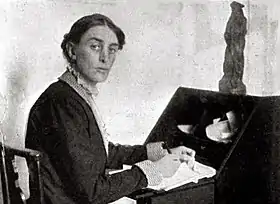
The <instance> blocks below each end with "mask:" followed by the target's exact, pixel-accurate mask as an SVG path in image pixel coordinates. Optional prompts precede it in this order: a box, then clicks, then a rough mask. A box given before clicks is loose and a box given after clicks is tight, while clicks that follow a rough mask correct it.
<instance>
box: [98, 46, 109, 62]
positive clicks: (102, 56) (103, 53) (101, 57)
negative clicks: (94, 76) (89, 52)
mask: <svg viewBox="0 0 280 204" xmlns="http://www.w3.org/2000/svg"><path fill="white" fill-rule="evenodd" d="M99 60H100V62H102V63H106V62H107V61H108V55H107V54H106V51H105V50H104V49H103V50H102V51H101V52H100V55H99Z"/></svg>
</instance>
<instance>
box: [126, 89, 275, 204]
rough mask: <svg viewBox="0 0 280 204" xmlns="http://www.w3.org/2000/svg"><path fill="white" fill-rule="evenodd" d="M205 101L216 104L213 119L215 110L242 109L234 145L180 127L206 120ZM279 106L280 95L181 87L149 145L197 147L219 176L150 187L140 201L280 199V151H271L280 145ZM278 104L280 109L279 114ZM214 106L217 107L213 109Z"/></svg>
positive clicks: (203, 160) (138, 194) (260, 201)
mask: <svg viewBox="0 0 280 204" xmlns="http://www.w3.org/2000/svg"><path fill="white" fill-rule="evenodd" d="M201 101H202V102H203V104H204V105H205V104H206V106H208V108H209V107H210V111H209V113H210V117H211V114H214V115H215V114H216V113H218V112H223V111H228V110H230V109H232V108H235V109H237V110H240V113H241V115H242V117H241V120H242V123H241V126H240V128H239V131H238V133H237V134H236V136H235V137H234V138H233V141H232V142H231V143H230V144H218V143H215V142H213V141H211V140H209V139H208V138H207V137H205V135H203V132H199V131H198V132H199V134H196V135H187V134H185V133H182V132H181V131H180V130H179V129H178V128H177V125H179V124H190V123H192V122H193V123H196V122H198V121H199V120H200V118H201V115H203V114H202V113H203V110H202V109H201V108H203V106H201V103H200V102H201ZM207 104H208V105H207ZM279 107H280V100H279V97H256V96H234V95H229V94H228V95H227V94H222V93H219V92H213V91H206V90H197V89H189V88H183V87H180V88H178V90H177V91H176V92H175V94H174V95H173V97H172V98H171V100H170V102H169V104H168V105H167V107H166V108H165V110H164V111H163V113H162V115H161V116H160V118H159V120H158V121H157V123H156V125H155V126H154V128H153V130H152V131H151V133H150V135H149V136H148V138H147V140H146V141H145V144H147V143H149V142H154V141H167V142H168V143H169V146H171V147H172V146H177V145H185V146H188V147H191V148H193V149H194V150H196V154H197V156H196V160H198V161H199V162H201V163H204V164H207V165H210V166H212V167H214V168H215V169H216V170H217V174H216V176H214V177H213V178H209V179H203V180H200V181H199V182H198V183H197V184H196V183H190V184H187V185H184V186H181V187H179V188H176V189H173V190H171V191H168V192H164V191H161V192H159V191H149V190H147V189H146V190H142V191H139V192H135V193H134V194H132V195H131V197H133V198H135V199H136V200H137V203H153V204H155V203H188V204H189V203H207V204H208V203H218V204H224V203H225V204H230V203H235V204H237V203H238V204H242V203H250V204H252V203H255V204H257V203H258V204H264V203H277V201H278V197H279V196H278V194H279V189H280V188H278V187H279V183H280V182H279V181H278V180H276V178H274V177H276V176H277V175H278V174H279V175H280V173H279V172H278V170H277V167H279V165H278V164H279V157H280V156H278V155H280V154H276V153H275V154H272V153H271V151H272V149H273V148H274V149H275V147H273V145H272V144H273V143H275V142H277V141H278V142H279V141H280V139H273V138H278V137H275V135H276V136H277V134H278V135H279V136H280V122H277V121H280V108H279ZM275 108H276V109H278V110H279V111H278V112H277V113H275V112H276V111H275ZM211 109H212V110H214V111H212V113H211ZM270 113H271V114H270ZM214 115H213V117H216V116H214ZM275 115H276V116H275ZM198 116H199V117H198ZM273 121H276V122H273ZM275 123H276V124H278V125H276V124H275ZM273 130H274V131H273ZM276 140H277V141H276ZM277 144H278V143H277ZM274 146H275V145H274ZM277 150H278V149H277ZM278 152H279V150H278ZM273 155H274V156H273ZM275 155H276V156H275ZM270 174H272V175H270ZM273 175H274V177H273ZM277 178H278V177H277ZM273 189H274V192H273V191H272V190H273ZM147 193H148V194H147Z"/></svg>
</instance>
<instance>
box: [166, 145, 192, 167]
mask: <svg viewBox="0 0 280 204" xmlns="http://www.w3.org/2000/svg"><path fill="white" fill-rule="evenodd" d="M170 151H171V153H172V154H176V155H177V156H179V158H180V160H181V161H182V162H186V163H187V164H188V166H189V167H190V168H193V167H194V162H195V151H194V150H193V149H190V148H188V147H185V146H179V147H175V148H172V149H170Z"/></svg>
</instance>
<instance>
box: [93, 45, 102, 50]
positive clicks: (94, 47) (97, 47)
mask: <svg viewBox="0 0 280 204" xmlns="http://www.w3.org/2000/svg"><path fill="white" fill-rule="evenodd" d="M90 48H91V49H93V50H100V49H101V46H100V45H91V46H90Z"/></svg>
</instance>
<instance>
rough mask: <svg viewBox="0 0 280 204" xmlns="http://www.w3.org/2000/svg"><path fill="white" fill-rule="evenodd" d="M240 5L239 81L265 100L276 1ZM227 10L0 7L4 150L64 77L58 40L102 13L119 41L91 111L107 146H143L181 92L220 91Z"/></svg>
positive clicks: (29, 1) (206, 6)
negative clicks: (243, 31) (243, 26)
mask: <svg viewBox="0 0 280 204" xmlns="http://www.w3.org/2000/svg"><path fill="white" fill-rule="evenodd" d="M239 2H241V3H244V5H245V8H244V14H245V16H246V17H247V19H248V34H247V36H246V46H245V51H244V53H245V68H244V80H243V81H244V83H245V84H246V86H247V93H248V94H250V95H273V94H275V93H277V91H278V90H280V82H279V80H277V78H278V76H280V70H279V69H277V67H278V66H279V64H280V62H279V54H280V50H279V49H280V48H279V47H280V46H279V40H277V38H278V39H279V35H280V32H279V29H278V19H279V14H278V13H279V11H278V10H279V8H280V4H279V1H277V0H274V1H267V0H266V1H265V0H263V1H261V0H259V1H257V0H254V1H253V0H252V1H248V0H247V1H239ZM230 3H231V1H214V0H212V1H210V0H209V1H206V0H201V1H194V0H192V1H191V0H189V1H187V0H184V1H183V0H181V1H179V0H154V1H148V0H145V1H137V0H133V1H124V0H123V1H113V0H111V1H101V0H100V1H93V0H92V1H90V0H83V1H78V0H68V1H66V0H65V1H63V0H56V1H54V0H52V1H51V0H17V1H6V2H5V3H4V2H2V1H1V3H0V25H1V27H2V29H1V32H0V44H1V47H0V93H1V94H2V96H3V97H2V100H1V104H2V105H1V104H0V107H1V109H0V111H1V112H2V113H3V112H4V110H6V114H5V117H4V116H3V115H4V114H2V115H0V116H1V118H0V119H2V118H3V120H2V121H3V123H2V129H3V132H4V134H5V135H6V142H7V143H9V144H10V145H12V146H23V144H24V134H25V126H26V121H27V117H28V112H29V109H30V107H31V105H32V104H33V103H34V102H35V100H36V98H37V97H38V96H39V94H40V93H41V92H42V91H43V90H44V89H45V88H46V87H47V86H48V85H49V84H50V83H51V82H53V81H55V80H56V79H57V77H58V76H59V75H60V74H61V73H62V72H63V71H64V70H65V64H66V63H65V61H64V58H63V57H62V53H61V49H60V43H61V41H62V37H63V35H64V34H65V33H66V32H68V31H69V29H70V26H71V25H72V23H73V22H74V21H75V20H77V19H78V18H80V17H81V16H83V15H86V14H91V13H94V12H100V13H103V14H105V15H108V16H109V17H111V18H112V19H113V20H114V21H115V23H116V24H117V25H119V26H120V27H121V28H122V29H123V30H124V32H125V33H126V37H127V38H126V45H125V46H124V49H123V51H121V52H120V54H119V56H118V58H117V60H116V62H115V65H114V67H113V69H112V72H111V73H110V76H109V78H108V80H107V81H106V82H105V83H102V84H100V85H99V89H100V94H99V98H98V101H97V102H98V105H99V108H100V111H101V113H102V114H103V116H104V118H103V119H104V121H105V123H106V124H107V127H108V132H109V133H110V134H111V140H112V141H114V142H118V143H125V144H141V143H143V142H144V141H145V139H146V137H147V135H148V134H149V132H150V131H151V129H152V128H153V126H154V125H155V123H156V121H157V119H158V117H159V116H160V114H161V113H162V111H163V109H164V108H165V106H166V105H167V103H168V101H169V100H170V98H171V96H172V95H173V93H174V92H175V91H176V89H177V88H178V87H179V86H186V87H194V88H200V89H209V90H218V81H219V80H220V79H221V77H222V75H223V71H222V65H223V61H224V52H225V47H226V44H225V41H224V39H223V34H224V31H225V27H226V23H227V21H228V18H229V16H230V13H231V10H230V6H229V4H230ZM278 93H279V91H278ZM4 99H5V100H4ZM4 107H7V108H6V109H5V108H4ZM0 122H1V121H0ZM25 170H26V169H25ZM23 183H25V182H23Z"/></svg>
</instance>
